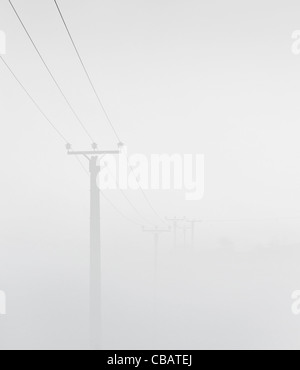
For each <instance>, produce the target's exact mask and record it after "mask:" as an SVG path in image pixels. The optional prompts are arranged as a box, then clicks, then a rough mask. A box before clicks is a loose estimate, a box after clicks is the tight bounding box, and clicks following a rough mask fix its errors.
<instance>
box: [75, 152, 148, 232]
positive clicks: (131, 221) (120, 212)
mask: <svg viewBox="0 0 300 370" xmlns="http://www.w3.org/2000/svg"><path fill="white" fill-rule="evenodd" d="M75 158H76V160H77V161H78V163H79V165H80V167H81V168H82V169H83V171H84V172H85V173H86V174H87V175H89V172H88V170H87V169H86V168H85V166H84V164H83V163H82V162H81V160H80V158H79V157H78V156H75ZM100 193H101V196H102V197H103V198H104V199H105V200H106V202H107V203H108V204H109V205H110V206H111V207H112V208H113V209H114V210H115V212H117V213H118V214H119V215H120V216H121V217H123V218H124V219H126V220H127V221H128V222H130V223H132V224H134V225H137V226H141V227H142V226H143V225H142V224H140V223H139V222H136V221H134V220H132V219H131V218H129V217H128V216H126V215H125V214H124V213H123V212H122V211H120V210H119V209H118V208H117V206H116V205H115V204H114V203H113V202H112V201H111V200H110V199H109V198H108V197H107V196H106V195H105V194H104V192H103V191H102V190H100Z"/></svg>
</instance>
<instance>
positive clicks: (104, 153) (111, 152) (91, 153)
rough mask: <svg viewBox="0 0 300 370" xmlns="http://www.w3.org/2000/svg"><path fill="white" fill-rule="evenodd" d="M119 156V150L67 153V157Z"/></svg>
mask: <svg viewBox="0 0 300 370" xmlns="http://www.w3.org/2000/svg"><path fill="white" fill-rule="evenodd" d="M107 154H112V155H114V154H121V152H120V150H91V151H87V152H85V151H69V152H68V155H85V156H87V155H107Z"/></svg>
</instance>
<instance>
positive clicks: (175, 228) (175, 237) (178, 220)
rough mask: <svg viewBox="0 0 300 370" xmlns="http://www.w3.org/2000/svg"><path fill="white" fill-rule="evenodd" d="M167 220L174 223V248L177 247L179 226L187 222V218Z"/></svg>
mask: <svg viewBox="0 0 300 370" xmlns="http://www.w3.org/2000/svg"><path fill="white" fill-rule="evenodd" d="M166 220H167V221H169V222H172V223H173V231H174V248H176V247H177V230H178V229H179V224H180V223H181V222H183V221H185V217H182V218H179V217H174V218H167V217H166Z"/></svg>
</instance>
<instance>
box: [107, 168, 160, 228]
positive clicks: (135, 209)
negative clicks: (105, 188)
mask: <svg viewBox="0 0 300 370" xmlns="http://www.w3.org/2000/svg"><path fill="white" fill-rule="evenodd" d="M107 169H108V172H109V174H110V176H111V177H112V178H113V180H114V182H115V183H116V186H117V188H118V189H119V190H120V192H121V194H122V195H123V197H124V198H125V199H126V201H127V202H128V203H129V204H130V206H131V207H132V209H133V210H134V211H135V212H136V213H137V214H138V215H139V217H141V218H142V219H143V220H144V221H145V222H146V223H148V224H150V225H153V226H154V224H153V223H152V222H151V221H149V220H148V219H147V218H146V217H144V216H143V215H142V213H141V212H140V211H139V210H138V209H137V208H136V206H135V205H134V204H133V203H132V202H131V200H130V199H129V198H128V197H127V195H126V193H125V191H124V190H123V189H121V188H120V186H119V184H118V181H117V179H116V178H115V176H114V175H113V174H112V172H111V171H110V170H109V167H107Z"/></svg>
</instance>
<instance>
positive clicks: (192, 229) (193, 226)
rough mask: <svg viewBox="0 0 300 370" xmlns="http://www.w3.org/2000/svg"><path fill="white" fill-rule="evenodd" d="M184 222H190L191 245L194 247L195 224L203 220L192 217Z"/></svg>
mask: <svg viewBox="0 0 300 370" xmlns="http://www.w3.org/2000/svg"><path fill="white" fill-rule="evenodd" d="M186 222H187V223H189V224H190V228H191V233H192V247H193V248H194V247H195V227H196V224H199V223H202V222H203V221H202V220H195V219H193V220H186Z"/></svg>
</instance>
